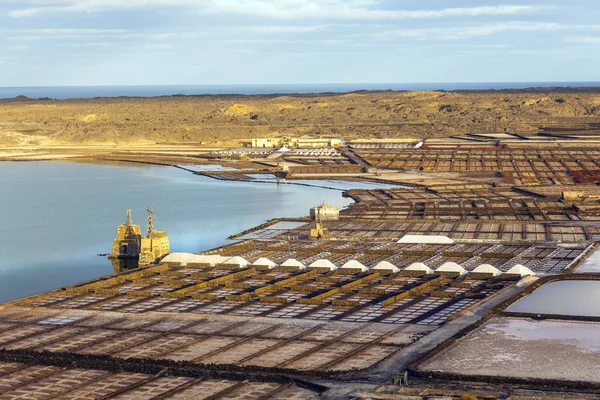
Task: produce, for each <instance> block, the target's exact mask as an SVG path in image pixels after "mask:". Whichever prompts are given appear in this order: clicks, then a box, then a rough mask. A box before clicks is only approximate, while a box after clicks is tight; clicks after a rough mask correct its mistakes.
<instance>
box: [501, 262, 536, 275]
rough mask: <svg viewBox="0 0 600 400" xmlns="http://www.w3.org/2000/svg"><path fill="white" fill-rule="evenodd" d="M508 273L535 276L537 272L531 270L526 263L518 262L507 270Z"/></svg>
mask: <svg viewBox="0 0 600 400" xmlns="http://www.w3.org/2000/svg"><path fill="white" fill-rule="evenodd" d="M505 274H507V275H519V276H534V275H535V272H533V271H532V270H530V269H529V268H527V267H526V266H524V265H521V264H517V265H515V266H514V267H512V268H511V269H509V270H508V271H506V272H505Z"/></svg>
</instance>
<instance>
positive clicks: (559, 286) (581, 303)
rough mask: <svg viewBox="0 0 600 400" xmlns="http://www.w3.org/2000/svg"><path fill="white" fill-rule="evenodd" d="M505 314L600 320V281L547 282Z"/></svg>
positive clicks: (512, 306)
mask: <svg viewBox="0 0 600 400" xmlns="http://www.w3.org/2000/svg"><path fill="white" fill-rule="evenodd" d="M507 311H511V312H522V313H532V314H559V315H574V316H585V317H600V281H587V280H580V281H577V280H573V281H571V280H569V281H558V282H550V283H547V284H545V285H543V286H542V287H540V288H539V289H537V290H536V291H534V292H533V293H531V294H530V295H529V296H527V297H525V298H523V299H521V300H519V301H517V302H516V303H515V304H513V305H511V306H510V307H509V308H508V309H507Z"/></svg>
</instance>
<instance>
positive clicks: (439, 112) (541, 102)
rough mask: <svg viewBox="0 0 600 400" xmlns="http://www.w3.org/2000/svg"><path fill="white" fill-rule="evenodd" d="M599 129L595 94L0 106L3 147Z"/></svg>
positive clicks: (21, 101) (366, 95)
mask: <svg viewBox="0 0 600 400" xmlns="http://www.w3.org/2000/svg"><path fill="white" fill-rule="evenodd" d="M593 122H600V92H598V91H597V90H552V89H547V90H530V91H499V92H492V91H487V92H388V91H385V92H358V93H350V94H322V95H294V96H291V95H285V96H284V95H282V96H172V97H156V98H99V99H87V100H64V101H60V100H51V99H41V100H30V99H27V98H23V97H20V98H17V99H12V100H1V101H0V145H4V146H27V145H40V144H106V143H114V142H115V141H117V142H119V143H140V144H142V143H156V142H178V143H180V142H216V141H226V140H232V139H242V138H250V137H258V136H268V135H288V136H295V135H302V134H321V135H335V136H342V137H346V138H348V137H357V136H362V137H403V136H407V137H444V136H450V135H455V134H464V133H469V132H500V131H503V130H505V129H507V130H509V131H522V132H523V131H535V130H537V129H538V128H539V127H540V126H544V125H549V124H556V123H561V124H581V123H593Z"/></svg>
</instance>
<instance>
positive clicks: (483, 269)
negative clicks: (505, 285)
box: [471, 264, 501, 276]
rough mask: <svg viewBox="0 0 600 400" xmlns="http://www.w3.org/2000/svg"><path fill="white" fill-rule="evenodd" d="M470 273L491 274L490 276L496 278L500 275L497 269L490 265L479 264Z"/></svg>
mask: <svg viewBox="0 0 600 400" xmlns="http://www.w3.org/2000/svg"><path fill="white" fill-rule="evenodd" d="M471 272H473V273H475V274H492V276H498V275H500V274H501V272H500V270H499V269H498V268H496V267H494V266H493V265H490V264H481V265H480V266H478V267H477V268H475V269H474V270H473V271H471Z"/></svg>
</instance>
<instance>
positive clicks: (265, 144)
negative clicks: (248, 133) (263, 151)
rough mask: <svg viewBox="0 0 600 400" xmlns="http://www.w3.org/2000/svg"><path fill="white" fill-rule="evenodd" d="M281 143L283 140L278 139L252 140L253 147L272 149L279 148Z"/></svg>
mask: <svg viewBox="0 0 600 400" xmlns="http://www.w3.org/2000/svg"><path fill="white" fill-rule="evenodd" d="M280 143H281V139H277V138H255V139H252V147H261V148H272V147H277V146H279V144H280Z"/></svg>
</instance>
